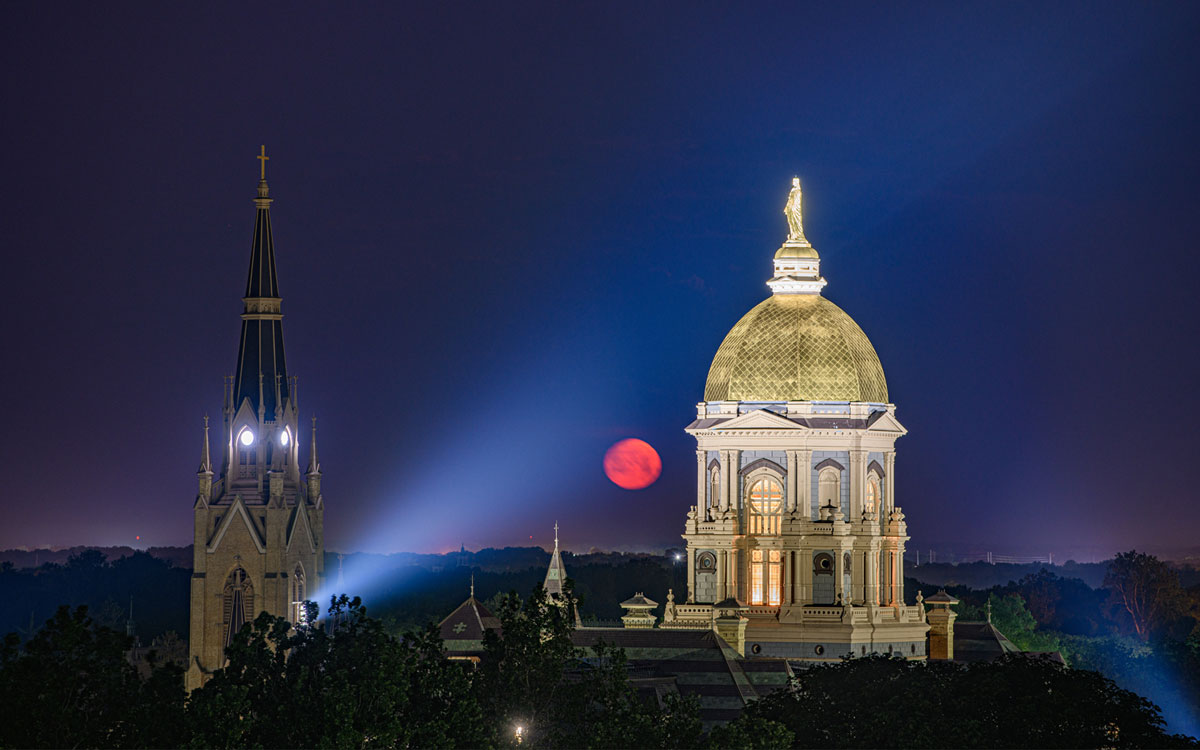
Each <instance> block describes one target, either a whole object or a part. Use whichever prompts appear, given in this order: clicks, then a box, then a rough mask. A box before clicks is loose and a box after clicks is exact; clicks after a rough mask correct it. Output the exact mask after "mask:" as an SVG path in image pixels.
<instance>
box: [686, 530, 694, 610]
mask: <svg viewBox="0 0 1200 750" xmlns="http://www.w3.org/2000/svg"><path fill="white" fill-rule="evenodd" d="M687 566H688V570H687V578H688V590H687V599H685V600H684V601H686V602H687V603H688V604H691V603H692V602H694V601H696V548H695V547H693V546H692V544H691V542H688V547H687Z"/></svg>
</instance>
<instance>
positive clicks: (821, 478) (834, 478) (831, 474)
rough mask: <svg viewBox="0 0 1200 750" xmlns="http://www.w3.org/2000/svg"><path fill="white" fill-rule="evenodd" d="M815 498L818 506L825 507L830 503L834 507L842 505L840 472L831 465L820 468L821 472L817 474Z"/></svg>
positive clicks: (839, 507)
mask: <svg viewBox="0 0 1200 750" xmlns="http://www.w3.org/2000/svg"><path fill="white" fill-rule="evenodd" d="M817 500H818V504H817V507H818V508H825V507H828V506H830V505H832V506H833V507H834V508H837V509H841V507H842V472H841V471H839V470H838V469H835V468H833V467H832V466H826V467H825V468H824V469H821V473H820V474H819V475H818V476H817Z"/></svg>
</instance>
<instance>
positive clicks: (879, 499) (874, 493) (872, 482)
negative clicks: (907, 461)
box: [863, 473, 883, 514]
mask: <svg viewBox="0 0 1200 750" xmlns="http://www.w3.org/2000/svg"><path fill="white" fill-rule="evenodd" d="M882 507H883V495H882V494H881V493H880V492H879V477H877V476H875V474H874V473H871V474H868V475H867V495H866V498H864V499H863V512H864V513H872V514H873V513H877V512H878V511H879V510H880V509H881V508H882Z"/></svg>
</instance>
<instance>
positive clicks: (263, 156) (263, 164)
mask: <svg viewBox="0 0 1200 750" xmlns="http://www.w3.org/2000/svg"><path fill="white" fill-rule="evenodd" d="M254 158H255V159H258V165H259V173H258V179H260V180H265V179H267V162H268V161H270V160H271V157H269V156H267V147H266V145H263V147H262V150H261V151H260V152H259V154H258V156H256V157H254Z"/></svg>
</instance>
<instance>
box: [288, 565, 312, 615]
mask: <svg viewBox="0 0 1200 750" xmlns="http://www.w3.org/2000/svg"><path fill="white" fill-rule="evenodd" d="M307 599H308V581H307V580H306V579H305V577H304V566H303V565H301V564H300V563H296V569H295V570H294V571H292V622H294V623H301V622H304V620H305V619H306V618H307V614H308V613H307V612H306V610H305V609H304V602H305V601H306V600H307Z"/></svg>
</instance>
